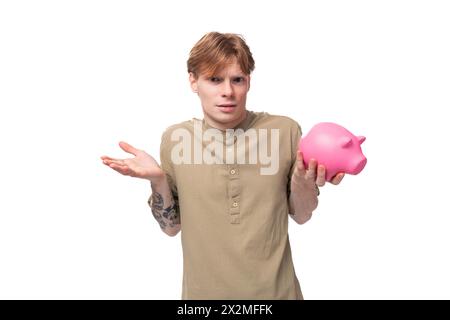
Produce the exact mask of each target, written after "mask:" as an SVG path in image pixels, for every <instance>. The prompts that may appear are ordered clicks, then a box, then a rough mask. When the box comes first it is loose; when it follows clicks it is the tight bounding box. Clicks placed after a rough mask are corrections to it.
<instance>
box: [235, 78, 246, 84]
mask: <svg viewBox="0 0 450 320" xmlns="http://www.w3.org/2000/svg"><path fill="white" fill-rule="evenodd" d="M243 81H244V78H243V77H238V78H234V82H237V83H241V82H243Z"/></svg>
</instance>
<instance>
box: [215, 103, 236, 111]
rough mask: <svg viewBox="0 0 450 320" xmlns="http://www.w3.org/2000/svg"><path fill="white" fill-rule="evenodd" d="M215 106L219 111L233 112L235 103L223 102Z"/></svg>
mask: <svg viewBox="0 0 450 320" xmlns="http://www.w3.org/2000/svg"><path fill="white" fill-rule="evenodd" d="M217 107H218V108H219V110H220V111H222V112H226V113H229V112H233V111H234V108H236V105H235V104H232V103H224V104H218V105H217Z"/></svg>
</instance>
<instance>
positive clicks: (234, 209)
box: [228, 165, 241, 224]
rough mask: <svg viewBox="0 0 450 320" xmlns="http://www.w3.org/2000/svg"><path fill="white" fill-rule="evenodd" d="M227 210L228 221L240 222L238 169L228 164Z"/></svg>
mask: <svg viewBox="0 0 450 320" xmlns="http://www.w3.org/2000/svg"><path fill="white" fill-rule="evenodd" d="M228 178H229V180H228V191H229V192H228V195H229V198H228V200H229V201H228V203H229V207H228V212H229V214H230V223H232V224H238V223H240V194H241V184H240V178H239V169H238V167H237V166H236V165H229V166H228Z"/></svg>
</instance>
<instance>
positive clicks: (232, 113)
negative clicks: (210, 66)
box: [189, 61, 250, 130]
mask: <svg viewBox="0 0 450 320" xmlns="http://www.w3.org/2000/svg"><path fill="white" fill-rule="evenodd" d="M189 81H190V83H191V88H192V91H193V92H195V93H197V94H198V96H199V97H200V101H201V104H202V108H203V114H204V116H205V120H206V121H207V122H208V124H209V125H211V126H212V127H215V128H218V129H222V130H225V129H230V128H234V127H235V126H236V125H238V124H239V123H240V122H241V121H242V120H244V119H245V117H246V109H245V104H246V101H247V92H248V90H249V89H250V76H249V75H246V74H244V73H243V72H242V70H241V68H240V67H239V65H238V64H237V62H236V61H233V63H231V64H229V65H227V66H226V67H225V68H223V69H222V70H221V71H220V72H218V74H216V75H213V76H211V77H205V76H204V75H200V76H199V77H198V79H195V77H194V75H193V74H192V73H191V74H190V75H189Z"/></svg>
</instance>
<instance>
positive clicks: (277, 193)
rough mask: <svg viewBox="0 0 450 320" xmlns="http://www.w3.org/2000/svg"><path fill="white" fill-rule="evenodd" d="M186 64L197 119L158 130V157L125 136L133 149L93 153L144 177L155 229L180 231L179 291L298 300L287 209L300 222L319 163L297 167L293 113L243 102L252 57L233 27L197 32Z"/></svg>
mask: <svg viewBox="0 0 450 320" xmlns="http://www.w3.org/2000/svg"><path fill="white" fill-rule="evenodd" d="M187 65H188V72H189V81H190V85H191V88H192V91H193V92H195V93H197V94H198V96H199V98H200V101H201V105H202V108H203V114H204V118H203V119H202V120H200V119H195V118H194V119H192V120H190V121H185V122H182V123H179V124H176V125H173V126H171V127H169V128H168V129H167V130H166V131H165V132H164V133H163V135H162V141H161V150H160V151H161V154H160V156H161V166H159V165H158V163H157V162H156V161H155V160H154V159H153V158H152V157H151V156H150V155H148V154H147V153H146V152H144V151H143V150H139V149H136V148H134V147H132V146H131V145H129V144H127V143H125V142H120V143H119V145H120V147H121V148H122V149H123V150H124V151H126V152H128V153H131V154H133V155H134V156H135V157H134V158H130V159H123V160H121V159H113V158H110V157H107V156H102V157H101V158H102V160H103V162H104V164H105V165H108V166H109V167H111V168H112V169H114V170H116V171H118V172H119V173H121V174H123V175H129V176H132V177H139V178H143V179H148V180H150V182H151V188H152V195H151V196H150V198H149V200H148V203H149V205H150V207H151V210H152V212H153V215H154V217H155V218H156V220H157V221H158V222H159V224H160V226H161V229H162V230H163V231H164V232H165V233H166V234H168V235H170V236H175V235H176V234H177V233H178V232H179V231H180V230H181V231H182V232H181V240H182V247H183V258H184V263H183V292H182V299H303V296H302V292H301V290H300V285H299V282H298V279H297V277H296V274H295V271H294V266H293V262H292V257H291V249H290V244H289V237H288V216H289V215H290V216H291V217H292V218H293V219H294V220H295V221H296V222H297V223H299V224H302V223H305V222H306V221H308V220H309V219H310V218H311V215H312V212H313V211H314V210H315V208H316V207H317V205H318V197H317V196H318V193H319V192H318V187H317V186H323V185H324V184H325V168H324V167H323V166H321V165H318V164H317V161H315V160H311V161H310V162H309V163H308V168H305V167H304V165H303V159H302V155H301V153H300V152H298V151H297V144H298V141H299V139H300V136H301V130H300V126H299V125H298V123H297V122H295V121H294V120H292V119H290V118H288V117H284V116H274V115H269V114H267V113H265V112H252V111H248V110H247V109H246V97H247V92H248V91H249V89H250V74H251V72H252V71H253V69H254V60H253V57H252V54H251V52H250V50H249V48H248V46H247V45H246V43H245V41H244V40H243V39H242V38H241V37H240V36H239V35H236V34H221V33H217V32H211V33H208V34H206V35H205V36H203V37H202V38H201V39H200V40H199V41H198V42H197V44H196V45H195V46H194V47H193V48H192V50H191V52H190V57H189V60H188V63H187ZM343 176H344V174H343V173H340V174H337V175H336V176H335V177H334V178H333V180H332V181H331V182H332V183H333V184H339V182H340V181H341V180H342V178H343Z"/></svg>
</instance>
